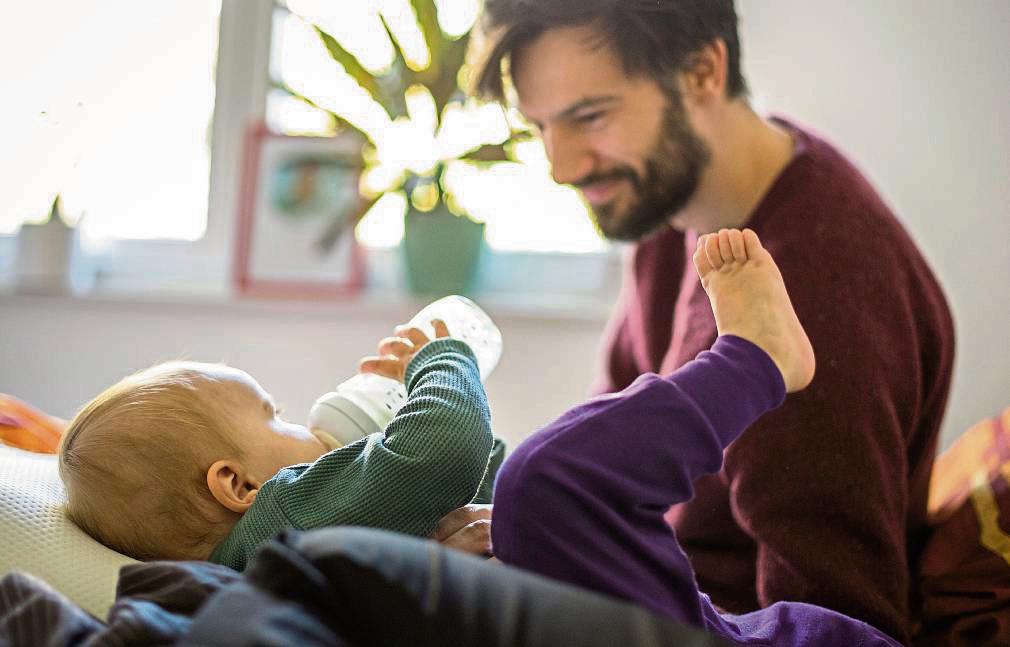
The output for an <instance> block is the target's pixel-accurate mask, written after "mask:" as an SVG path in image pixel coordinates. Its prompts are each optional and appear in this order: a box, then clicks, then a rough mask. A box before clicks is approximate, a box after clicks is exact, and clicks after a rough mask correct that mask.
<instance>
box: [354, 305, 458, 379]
mask: <svg viewBox="0 0 1010 647" xmlns="http://www.w3.org/2000/svg"><path fill="white" fill-rule="evenodd" d="M431 325H432V327H433V328H434V329H435V337H436V338H437V339H441V338H443V337H448V336H449V329H448V328H447V327H446V325H445V322H444V321H442V320H440V319H435V320H433V321H432V322H431ZM393 335H394V336H393V337H386V338H384V339H382V340H381V341H380V342H379V345H378V347H377V349H376V352H377V353H378V355H377V356H376V355H373V356H369V357H364V358H362V359H361V361H360V362H359V363H358V372H359V373H375V374H377V375H382V376H383V377H388V378H391V379H394V380H396V381H398V382H403V378H404V375H405V374H406V372H407V364H410V360H411V359H412V358H413V357H414V355H416V354H417V352H418V351H419V350H421V348H422V347H424V345H425V344H427V343H428V342H429V341H431V340H430V339H428V335H426V334H425V333H424V331H423V330H421V329H420V328H413V327H410V326H397V327H396V328H395V329H394V330H393Z"/></svg>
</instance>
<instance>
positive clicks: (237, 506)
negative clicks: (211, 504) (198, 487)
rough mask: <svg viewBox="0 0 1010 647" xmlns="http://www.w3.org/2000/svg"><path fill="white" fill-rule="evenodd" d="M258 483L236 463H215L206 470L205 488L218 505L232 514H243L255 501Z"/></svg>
mask: <svg viewBox="0 0 1010 647" xmlns="http://www.w3.org/2000/svg"><path fill="white" fill-rule="evenodd" d="M260 485H262V484H261V483H260V482H259V481H257V480H255V479H254V478H252V477H251V476H250V475H249V473H248V472H247V471H246V469H245V468H244V467H243V466H242V465H241V464H240V463H238V462H237V461H231V460H225V461H217V462H216V463H214V464H213V465H211V466H210V469H208V470H207V487H208V488H210V493H211V496H213V497H214V499H216V500H217V502H218V503H220V504H221V505H223V506H224V507H226V508H228V509H229V510H231V511H232V512H238V513H240V514H241V513H243V512H245V511H246V510H248V509H249V506H251V505H252V504H253V501H255V500H256V493H257V492H259V488H260Z"/></svg>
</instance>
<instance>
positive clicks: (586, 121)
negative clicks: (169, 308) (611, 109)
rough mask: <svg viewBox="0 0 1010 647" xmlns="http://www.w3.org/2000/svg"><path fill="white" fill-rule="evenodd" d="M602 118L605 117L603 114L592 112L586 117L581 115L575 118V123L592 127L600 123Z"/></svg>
mask: <svg viewBox="0 0 1010 647" xmlns="http://www.w3.org/2000/svg"><path fill="white" fill-rule="evenodd" d="M601 117H603V113H602V112H590V113H587V114H584V115H579V116H578V117H576V118H575V121H576V122H577V123H579V124H583V125H586V126H590V125H592V124H594V123H596V122H597V121H599V120H600V118H601Z"/></svg>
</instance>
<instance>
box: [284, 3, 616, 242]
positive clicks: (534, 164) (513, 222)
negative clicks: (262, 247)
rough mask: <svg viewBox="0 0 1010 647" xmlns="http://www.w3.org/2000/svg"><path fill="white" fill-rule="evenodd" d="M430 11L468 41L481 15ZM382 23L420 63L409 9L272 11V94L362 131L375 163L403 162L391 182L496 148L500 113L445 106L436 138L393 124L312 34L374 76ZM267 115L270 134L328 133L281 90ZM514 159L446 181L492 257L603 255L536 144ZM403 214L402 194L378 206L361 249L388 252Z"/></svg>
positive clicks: (389, 56)
mask: <svg viewBox="0 0 1010 647" xmlns="http://www.w3.org/2000/svg"><path fill="white" fill-rule="evenodd" d="M436 4H437V6H438V10H439V12H438V18H439V23H440V26H441V28H442V30H443V31H444V32H445V33H446V34H449V35H450V36H458V35H460V34H463V33H465V32H466V31H468V30H469V29H470V27H471V25H472V24H473V22H474V20H475V19H476V16H477V11H478V8H479V5H478V2H477V0H442V1H441V2H437V3H436ZM380 15H381V16H382V17H383V18H385V20H386V22H387V23H388V24H389V25H390V29H391V30H392V31H393V34H394V36H395V38H396V40H397V42H399V43H400V44H401V47H402V48H403V49H404V51H405V53H406V54H407V55H408V56H412V57H413V58H414V59H421V60H426V59H427V56H428V52H427V47H426V46H425V44H424V39H423V36H421V33H420V29H419V28H418V26H417V20H416V17H415V15H414V11H413V9H412V8H411V6H410V3H409V2H408V0H373V1H371V2H355V3H346V4H340V5H337V4H335V3H332V2H326V1H324V0H287V2H286V3H279V4H278V9H277V11H276V13H275V18H274V21H273V39H272V48H271V65H270V70H271V76H272V80H273V81H274V82H275V85H285V86H287V87H290V88H292V89H294V90H295V91H297V92H298V93H299V94H301V95H303V96H304V97H306V98H308V99H310V100H312V102H313V103H314V104H316V105H318V106H321V107H322V108H325V109H326V110H329V111H332V112H334V113H337V114H338V115H340V116H341V117H344V118H346V119H347V120H348V121H350V122H351V123H353V124H354V125H355V126H356V127H358V128H360V129H362V130H363V131H365V132H366V133H367V134H368V135H369V136H370V137H371V139H372V140H373V141H374V142H376V147H377V149H378V150H377V157H378V158H380V159H383V160H390V159H392V160H397V161H399V162H400V166H399V167H397V165H396V164H390V165H389V166H390V167H391V168H389V169H388V173H390V174H392V175H394V176H395V175H396V174H398V173H399V172H401V170H402V168H403V167H404V166H406V167H409V166H410V164H411V162H412V161H413V160H412V157H416V154H417V153H418V152H423V151H433V150H450V151H451V150H466V149H467V147H468V146H469V147H472V146H474V145H479V144H481V143H496V142H495V138H496V137H497V138H498V140H499V141H500V140H501V138H503V136H504V135H507V133H508V124H507V123H506V119H505V116H504V114H503V112H502V111H501V109H500V108H498V107H497V106H481V105H478V104H476V103H474V102H468V103H466V104H464V105H463V106H458V105H456V106H450V108H448V109H447V110H446V112H445V115H444V118H443V121H442V126H441V128H440V129H439V130H438V132H434V127H433V125H430V126H427V127H425V126H424V125H421V124H416V126H417V127H413V126H415V124H413V123H401V122H399V121H398V122H396V123H392V122H391V121H390V117H389V115H388V114H387V113H386V112H385V111H384V109H383V108H382V107H381V106H380V105H379V104H378V103H376V102H375V101H374V100H373V99H372V98H371V97H370V96H369V94H368V93H367V92H366V91H365V90H364V89H362V88H361V87H360V86H359V85H358V83H357V82H356V81H355V80H354V79H353V78H352V77H351V76H350V75H349V74H347V73H346V72H345V70H344V69H343V68H342V67H341V66H340V65H339V64H338V63H336V62H335V61H333V59H332V58H331V57H330V56H329V55H328V53H327V52H326V49H325V47H324V46H323V44H322V42H321V41H320V39H319V37H318V35H317V34H316V33H315V32H314V30H313V29H312V26H313V25H316V26H319V27H320V28H322V29H323V30H324V31H325V32H327V33H328V34H330V35H331V36H333V37H334V38H335V39H337V40H338V41H339V42H340V43H341V45H343V46H344V47H345V48H346V49H347V50H348V51H349V52H351V53H352V54H353V55H355V57H356V58H357V59H358V60H359V61H360V62H361V64H362V65H363V66H364V67H365V68H366V69H367V70H369V71H370V72H372V73H377V72H380V71H382V70H383V69H384V68H387V67H388V66H389V65H390V64H391V63H392V61H393V57H394V51H393V47H392V45H391V42H390V39H389V37H388V35H387V34H386V31H385V29H384V27H383V25H382V22H381V20H380ZM408 103H409V99H408ZM408 109H409V105H408ZM266 114H267V121H268V123H269V124H270V126H271V127H272V128H274V129H275V130H278V131H281V132H285V133H288V134H317V135H327V134H331V133H332V130H331V129H332V122H331V119H330V118H329V116H328V114H327V113H326V112H324V111H323V110H320V109H318V108H315V107H313V106H312V105H309V104H307V103H306V102H304V101H301V100H299V99H297V98H294V97H293V96H291V95H290V94H289V93H287V92H284V91H283V90H280V89H275V90H273V91H272V92H271V93H270V94H269V96H268V99H267V110H266ZM414 121H416V120H414V119H412V120H411V122H414ZM503 131H504V135H503V134H502V132H503ZM390 133H392V134H390ZM515 155H516V157H517V158H518V160H519V162H520V163H518V164H515V163H503V164H498V165H495V166H492V167H490V168H478V167H476V166H474V165H471V164H469V163H466V162H462V161H457V162H451V163H450V164H449V166H448V169H447V171H446V176H445V184H446V188H447V190H448V191H450V192H451V193H452V194H453V195H454V196H455V198H456V201H457V203H458V204H459V205H460V206H461V207H462V208H463V209H464V210H465V211H466V212H467V213H468V214H470V215H471V216H472V217H474V218H476V219H478V220H482V221H484V222H486V223H487V241H488V245H489V247H490V248H491V249H492V250H495V251H498V252H599V251H602V250H604V249H605V247H606V245H605V243H604V242H603V240H602V239H601V237H600V236H599V235H598V234H597V232H596V230H595V229H594V227H593V226H592V224H591V221H590V219H589V218H588V216H587V214H586V207H585V205H584V204H583V203H582V201H581V199H580V198H579V197H578V195H577V194H576V192H575V191H574V190H573V189H570V188H565V187H559V186H557V185H555V184H554V182H553V181H552V180H551V179H550V175H549V167H548V163H547V159H546V155H545V154H544V150H543V146H542V144H541V143H540V142H539V141H527V142H523V143H521V144H518V145H517V146H516V150H515ZM384 170H386V169H384ZM405 204H406V198H405V197H404V196H403V195H402V194H389V195H387V196H385V197H384V198H383V199H382V200H380V201H379V202H378V203H377V204H376V206H375V207H374V208H373V209H372V210H371V211H370V212H369V213H368V214H367V215H366V217H365V218H364V219H363V221H362V222H361V224H360V226H359V227H358V231H357V234H358V238H359V240H361V241H362V242H363V243H364V244H365V245H367V246H369V247H372V248H389V247H393V246H395V245H396V244H397V243H398V242H399V241H400V238H401V237H402V235H403V211H404V208H405Z"/></svg>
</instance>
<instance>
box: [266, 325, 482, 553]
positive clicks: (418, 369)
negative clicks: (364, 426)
mask: <svg viewBox="0 0 1010 647" xmlns="http://www.w3.org/2000/svg"><path fill="white" fill-rule="evenodd" d="M405 383H406V386H407V393H408V396H407V402H406V403H405V404H404V406H403V407H402V408H401V409H400V410H399V412H397V415H396V416H395V417H394V418H393V420H392V421H391V422H390V423H389V425H388V426H387V427H386V430H385V433H384V434H382V435H380V434H373V435H371V436H369V437H367V438H365V439H362V440H360V441H358V442H357V443H354V444H353V445H348V446H347V447H343V448H341V449H338V450H336V451H334V452H331V453H330V454H329V455H327V456H325V457H323V458H321V459H320V460H318V461H316V462H315V463H313V464H312V465H311V466H308V467H307V468H305V469H304V470H283V471H282V472H280V473H279V474H278V475H277V477H276V478H275V479H273V483H272V488H271V489H272V490H273V495H274V496H275V497H276V500H277V502H278V504H279V507H280V508H281V509H282V510H283V511H284V514H285V515H286V516H287V518H288V520H289V521H290V522H291V525H292V526H294V527H296V528H302V529H308V528H316V527H320V526H330V525H360V526H370V527H374V528H384V529H387V530H394V531H397V532H403V533H408V534H413V535H422V536H423V535H427V534H429V533H430V532H431V531H432V530H433V529H434V527H435V524H436V523H437V522H438V521H439V520H440V519H441V518H442V517H443V516H445V515H446V514H448V513H449V512H451V511H452V510H454V509H456V508H458V507H460V506H462V505H465V504H466V503H468V502H469V501H470V500H471V499H472V498H473V497H474V494H475V493H476V492H477V489H478V487H479V486H480V484H481V480H482V478H483V476H484V472H485V470H486V468H487V466H488V455H489V452H490V451H491V448H492V435H491V417H490V413H489V411H488V406H487V397H486V396H485V394H484V388H483V386H482V385H481V383H480V374H479V373H478V370H477V364H476V361H475V359H474V356H473V353H472V351H471V350H470V348H469V347H468V346H467V345H466V344H465V343H463V342H461V341H458V340H455V339H439V340H436V341H433V342H431V343H429V344H427V345H426V346H425V347H424V348H422V349H421V350H420V352H418V353H417V355H416V356H415V357H414V358H413V360H411V362H410V364H409V365H408V367H407V375H406V380H405Z"/></svg>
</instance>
